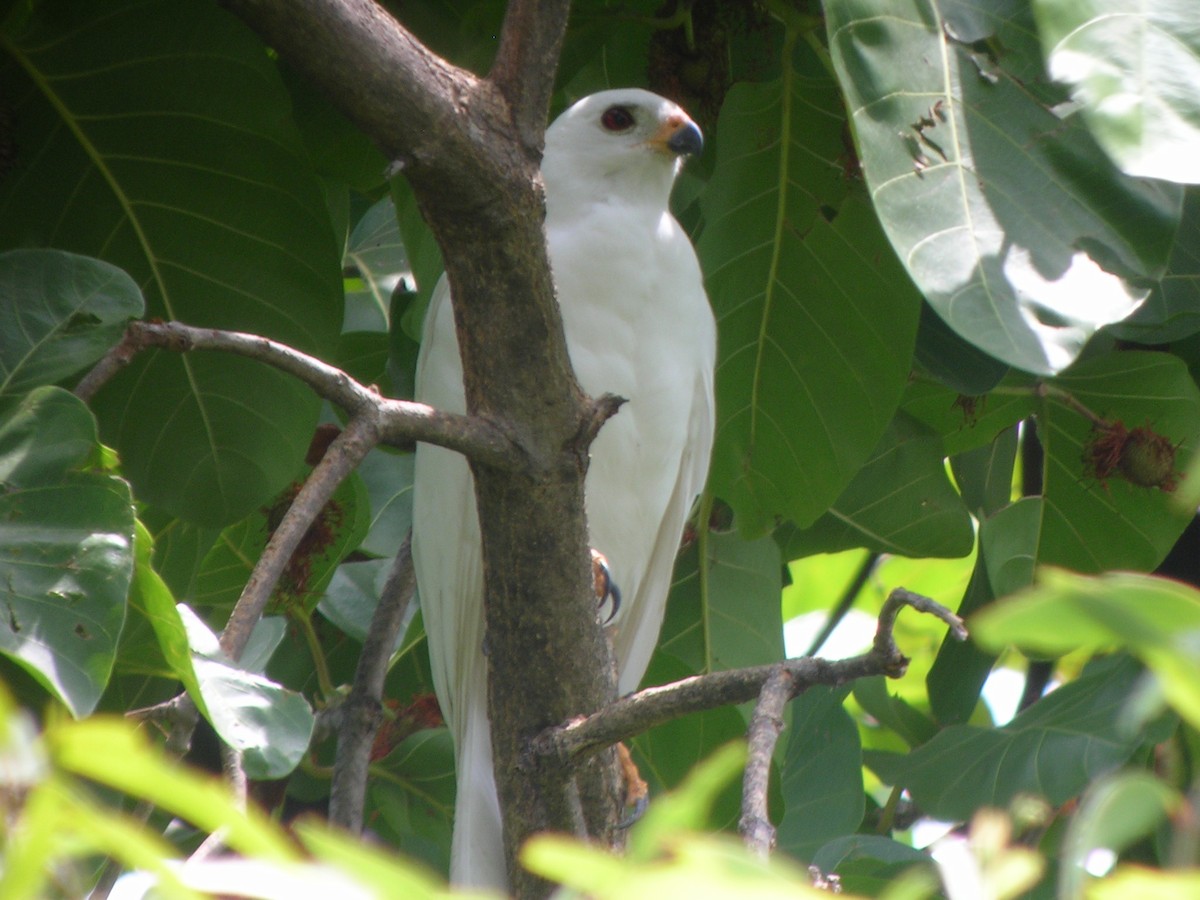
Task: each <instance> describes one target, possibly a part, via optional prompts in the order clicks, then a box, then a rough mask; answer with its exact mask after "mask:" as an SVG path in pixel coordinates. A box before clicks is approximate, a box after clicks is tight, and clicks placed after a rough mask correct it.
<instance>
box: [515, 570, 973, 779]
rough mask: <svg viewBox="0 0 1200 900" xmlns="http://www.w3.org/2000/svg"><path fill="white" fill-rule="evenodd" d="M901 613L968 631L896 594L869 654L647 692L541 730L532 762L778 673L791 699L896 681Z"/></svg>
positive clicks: (587, 749)
mask: <svg viewBox="0 0 1200 900" xmlns="http://www.w3.org/2000/svg"><path fill="white" fill-rule="evenodd" d="M905 606H911V607H912V608H913V609H916V610H917V611H919V612H923V613H928V614H929V615H934V616H937V617H938V618H939V619H941V620H942V621H944V622H946V623H947V624H948V625H949V626H950V633H951V634H952V635H953V636H954V637H955V638H956V639H957V640H964V639H965V638H966V636H967V630H966V628H965V627H964V626H963V624H962V620H961V619H959V618H958V616H956V615H954V613H952V612H950V611H949V610H948V609H946V608H945V607H943V606H941V605H940V604H938V603H935V602H934V601H933V600H930V599H929V598H928V597H922V596H921V595H919V594H914V593H912V592H911V591H907V590H905V589H904V588H896V589H895V590H893V591H892V592H891V594H889V595H888V598H887V600H886V601H884V604H883V609H882V610H881V611H880V613H879V624H878V626H877V628H876V632H875V639H874V644H873V646H872V648H871V650H870V651H869V652H867V653H864V654H861V655H859V656H853V657H850V658H849V659H841V660H826V659H820V658H817V657H801V658H799V659H789V660H785V661H784V662H782V663H778V664H775V665H768V666H752V667H748V668H744V669H730V670H727V671H724V672H712V673H710V674H707V675H695V676H693V677H691V678H685V679H683V680H681V681H676V682H674V683H673V684H668V685H662V686H660V687H652V688H646V689H645V690H641V691H638V692H636V693H633V694H629V695H628V696H625V697H622V698H620V699H619V700H617V701H615V702H613V703H611V704H609V705H608V706H607V707H605V708H604V709H602V710H600V711H599V712H596V713H593V714H592V715H590V716H584V717H580V718H578V719H575V720H573V721H570V722H568V723H566V724H564V725H558V726H555V727H554V728H548V729H546V730H545V731H544V732H542V733H541V734H539V735H537V737H536V738H534V740H532V741H531V742H530V744H529V746H528V748H527V752H528V754H529V755H530V757H531V759H536V758H539V757H545V758H548V759H552V760H555V761H557V762H558V763H559V764H561V765H564V766H565V765H571V764H574V763H576V762H578V761H579V760H581V759H584V758H586V757H587V756H589V755H590V754H592V753H595V752H597V751H598V750H600V749H601V748H604V747H607V746H610V745H612V744H615V743H617V742H618V741H623V740H627V739H628V738H631V737H633V736H635V735H637V734H641V733H642V732H644V731H648V730H649V729H651V728H653V727H654V726H656V725H661V724H662V723H664V722H669V721H670V720H672V719H676V718H678V717H680V716H684V715H687V714H688V713H693V712H703V711H704V710H707V709H715V708H716V707H718V706H729V705H732V704H738V703H745V702H747V701H749V700H753V699H754V698H755V697H757V696H759V695H761V693H762V691H763V686H764V685H765V684H766V683H767V681H768V680H769V679H771V678H772V676H775V675H776V673H778V672H780V671H783V672H786V673H787V676H788V678H790V680H791V692H790V694H789V695H788V699H791V698H792V697H796V696H798V695H800V694H802V693H804V691H806V690H808V689H809V688H810V687H813V686H814V685H818V684H823V685H828V686H830V687H836V686H837V685H840V684H845V683H846V682H849V681H854V680H856V679H859V678H870V677H873V676H876V675H886V676H888V677H889V678H899V677H900V676H901V675H903V674H904V671H905V669H906V667H907V666H908V658H907V657H905V656H904V654H902V653H901V652H900V649H899V648H898V647H897V646H896V642H895V638H894V637H893V634H892V629H893V627H894V625H895V621H896V615H897V614H898V613H899V611H900V609H902V608H903V607H905Z"/></svg>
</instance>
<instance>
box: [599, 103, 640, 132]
mask: <svg viewBox="0 0 1200 900" xmlns="http://www.w3.org/2000/svg"><path fill="white" fill-rule="evenodd" d="M600 124H601V125H603V126H604V127H605V128H606V129H608V130H609V131H627V130H628V129H630V128H632V127H633V113H631V112H630V111H629V110H628V109H627V108H626V107H624V106H610V107H609V108H608V109H606V110H605V111H604V115H602V116H601V117H600Z"/></svg>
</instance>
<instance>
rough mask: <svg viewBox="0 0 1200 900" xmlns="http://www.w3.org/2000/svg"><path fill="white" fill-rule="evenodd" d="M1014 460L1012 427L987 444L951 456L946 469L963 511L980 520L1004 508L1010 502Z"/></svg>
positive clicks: (1015, 445) (1015, 441)
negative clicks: (952, 477) (960, 497)
mask: <svg viewBox="0 0 1200 900" xmlns="http://www.w3.org/2000/svg"><path fill="white" fill-rule="evenodd" d="M1016 461H1017V429H1016V428H1005V429H1004V430H1003V431H1001V432H1000V433H999V434H998V435H996V437H995V438H994V439H993V440H992V442H991V443H990V444H986V445H984V446H982V447H977V448H975V449H973V450H967V451H965V452H963V453H959V454H957V455H955V456H954V457H952V458H951V459H950V468H951V470H952V471H953V472H954V480H955V481H956V482H958V487H959V490H961V491H962V497H963V502H964V503H965V504H966V506H967V509H969V510H971V512H973V513H975V515H976V516H977V517H978V518H980V519H982V518H984V517H985V516H990V515H992V514H993V513H995V512H997V511H998V510H1000V509H1002V508H1003V507H1005V506H1007V505H1008V504H1009V502H1011V501H1012V493H1013V470H1014V468H1015V466H1016Z"/></svg>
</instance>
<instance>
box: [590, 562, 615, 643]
mask: <svg viewBox="0 0 1200 900" xmlns="http://www.w3.org/2000/svg"><path fill="white" fill-rule="evenodd" d="M592 583H593V589H594V590H595V592H596V605H597V606H603V605H604V601H605V600H608V599H609V598H610V597H611V598H612V611H611V612H609V614H608V618H606V619H605V620H604V624H605V625H607V624H608V623H609V622H611V621H612V620H613V619H614V618H616V615H617V611H618V610H619V609H620V608H621V589H620V588H619V587H617V582H616V581H615V580H614V579H613V576H612V571H611V570H610V569H609V568H608V560H607V559H605V558H604V554H603V553H601V552H600V551H598V550H593V551H592Z"/></svg>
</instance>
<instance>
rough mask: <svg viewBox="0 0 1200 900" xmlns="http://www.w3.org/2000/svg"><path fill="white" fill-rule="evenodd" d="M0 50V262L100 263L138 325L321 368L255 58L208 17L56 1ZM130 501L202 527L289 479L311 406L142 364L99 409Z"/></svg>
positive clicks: (324, 252)
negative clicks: (201, 331)
mask: <svg viewBox="0 0 1200 900" xmlns="http://www.w3.org/2000/svg"><path fill="white" fill-rule="evenodd" d="M22 23H23V24H22V26H21V28H22V30H20V31H19V32H18V33H10V34H5V35H3V36H0V52H2V53H3V56H2V57H0V91H2V92H3V94H4V96H5V97H6V102H7V105H8V107H9V109H10V110H11V116H12V121H13V122H14V123H15V125H16V127H15V133H14V135H13V140H14V142H15V145H16V146H17V147H18V148H19V150H18V153H19V157H18V160H17V165H18V166H19V167H20V171H21V177H19V178H7V179H4V180H3V182H0V246H14V245H22V246H27V245H30V244H37V245H43V246H54V247H59V248H61V249H64V250H71V251H73V252H77V253H84V254H88V255H93V256H99V257H101V258H103V259H104V260H106V261H107V262H109V263H112V264H114V265H117V266H119V267H121V268H122V269H124V270H125V271H126V272H128V273H129V274H130V275H131V276H132V278H133V280H134V281H135V282H136V283H137V284H138V285H139V286H140V287H141V289H142V292H143V294H144V295H145V297H146V305H147V313H148V314H150V315H152V316H158V317H161V318H165V319H178V320H183V321H186V322H188V323H190V324H194V325H202V326H212V327H222V328H233V329H238V330H242V331H249V332H254V333H260V334H265V335H268V336H270V337H273V338H276V339H279V340H282V341H284V342H286V343H289V344H291V345H293V346H296V347H298V348H300V349H303V350H306V351H308V352H313V353H317V354H321V355H326V356H328V355H329V353H330V351H332V349H333V346H334V340H335V338H336V336H337V332H338V327H339V326H340V324H341V319H342V313H341V280H340V272H339V253H338V247H337V244H336V241H335V238H334V235H333V230H332V227H331V225H330V219H329V213H328V210H327V207H326V205H325V199H324V196H323V193H322V189H321V185H320V182H319V181H318V179H317V178H316V176H315V174H314V172H313V170H312V166H311V163H310V162H309V160H308V157H307V155H306V152H305V148H304V145H303V143H302V141H301V139H300V137H299V134H298V132H297V130H296V129H295V127H294V125H293V124H292V122H291V120H290V119H289V117H288V109H289V103H290V100H289V98H288V96H287V93H286V92H285V90H284V89H283V87H282V84H281V81H280V79H279V76H278V73H277V72H276V70H275V68H274V64H273V63H272V61H271V59H270V57H269V55H268V54H267V52H266V51H265V49H264V48H263V46H262V45H261V44H260V43H259V42H258V41H257V40H256V39H255V38H254V37H253V36H252V35H251V34H250V32H249V31H247V30H246V28H245V27H244V26H243V25H241V24H240V23H239V22H238V21H236V20H235V19H234V18H233V17H231V16H230V15H228V14H227V13H225V12H224V11H222V10H219V9H217V8H216V7H215V6H213V5H212V4H208V3H203V2H194V0H193V2H178V0H114V2H109V3H103V4H88V3H67V2H56V0H51V2H47V3H41V4H38V5H37V6H36V8H35V9H34V12H33V14H32V16H31V17H29V18H28V19H27V20H22ZM95 408H96V409H97V411H98V415H99V417H100V420H101V428H102V433H103V434H104V436H105V439H106V441H109V442H111V443H113V444H115V446H116V447H117V449H118V450H119V451H120V453H121V457H122V460H123V464H124V468H125V471H126V473H127V474H128V475H129V477H130V479H131V480H132V481H133V482H134V484H135V485H136V487H137V493H138V496H139V497H140V498H142V499H144V500H146V501H148V502H151V503H154V504H157V505H159V506H162V507H164V508H166V509H167V510H169V511H171V512H172V513H174V514H176V515H179V516H184V517H187V518H188V519H190V520H192V521H198V522H203V523H206V524H209V525H216V524H225V523H226V522H229V521H232V520H235V519H238V518H240V517H241V516H243V515H245V513H246V512H248V511H249V510H251V509H254V508H255V507H256V506H258V505H260V504H261V503H263V502H265V501H266V500H267V499H268V498H269V497H270V496H271V495H273V494H274V493H275V492H276V491H278V490H279V489H280V488H281V487H282V486H283V485H284V484H285V483H286V482H287V480H288V478H290V477H291V476H292V474H293V473H294V471H295V469H296V467H297V465H298V464H299V462H300V460H301V459H302V457H303V454H304V450H305V448H306V447H307V445H308V440H309V437H310V436H311V429H312V425H313V423H314V421H315V418H316V414H317V411H318V409H319V403H318V401H317V398H316V397H314V396H313V395H312V393H311V391H310V390H309V389H308V388H306V387H304V386H303V385H300V384H299V383H297V382H296V381H295V380H294V379H291V378H289V377H287V376H285V375H283V374H282V373H280V372H277V371H275V370H273V369H270V368H268V367H266V366H263V365H262V364H260V363H256V362H253V361H251V360H245V359H238V358H233V357H229V356H225V355H215V354H177V353H170V352H156V353H149V354H144V355H142V356H141V357H139V358H138V359H137V360H135V362H134V363H133V364H132V365H131V366H130V367H129V369H127V370H126V371H125V372H123V373H122V374H120V375H118V376H117V377H116V378H115V379H114V380H113V381H112V382H110V383H109V385H108V386H107V387H106V388H105V389H104V390H103V391H102V392H101V393H100V394H99V395H98V397H97V398H96V402H95Z"/></svg>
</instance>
